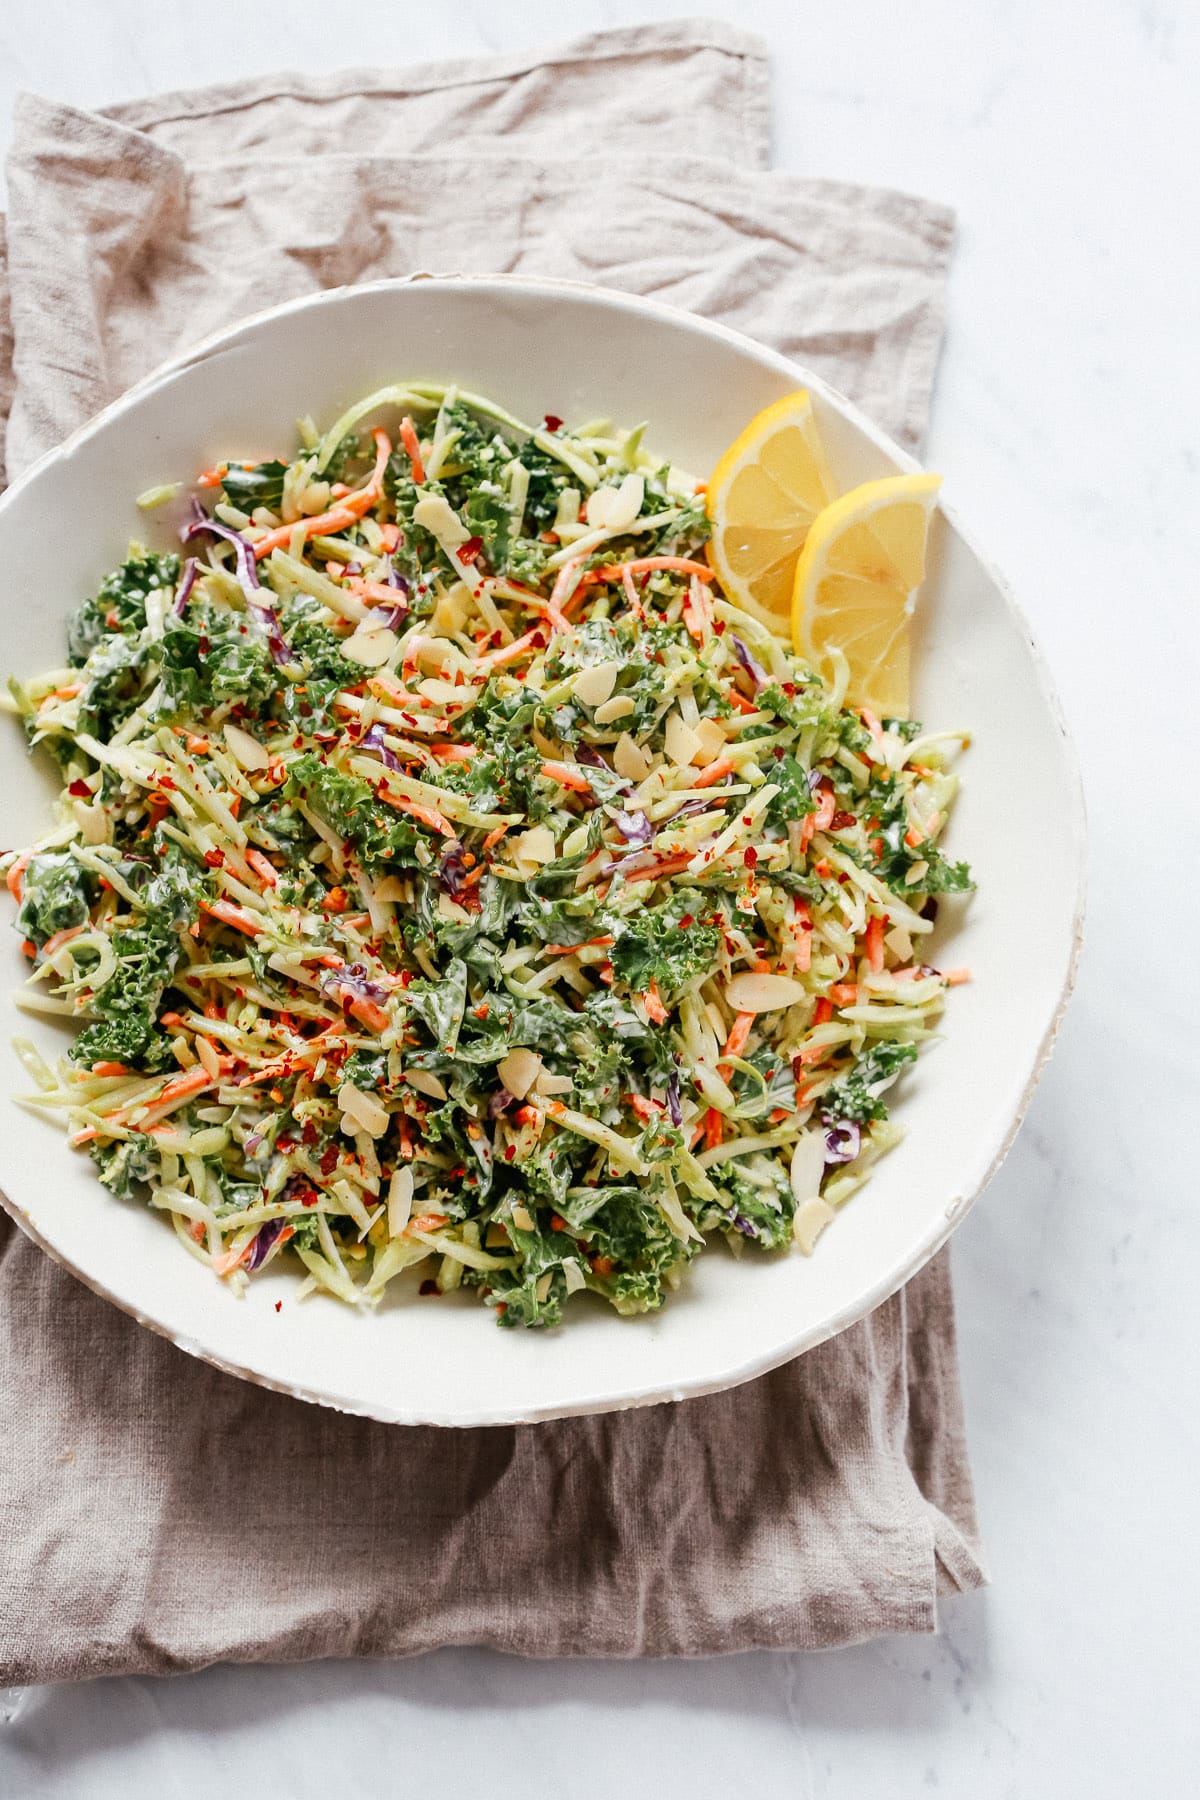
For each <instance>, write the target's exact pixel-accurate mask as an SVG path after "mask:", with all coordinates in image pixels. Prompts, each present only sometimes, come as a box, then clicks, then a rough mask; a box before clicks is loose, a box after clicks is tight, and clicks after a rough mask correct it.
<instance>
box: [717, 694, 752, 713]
mask: <svg viewBox="0 0 1200 1800" xmlns="http://www.w3.org/2000/svg"><path fill="white" fill-rule="evenodd" d="M725 698H726V699H727V700H728V701H729V702H730V703H731V704H732V705H733V706H736V707H737V709H738V711H739V712H744V713H752V712H757V711H758V708H757V706H755V704H754V702H753V700H747V698H746V696H745V694H739V693H738V691H737V689H736V688H730V689H729V691H728V692H727V693H726V695H725Z"/></svg>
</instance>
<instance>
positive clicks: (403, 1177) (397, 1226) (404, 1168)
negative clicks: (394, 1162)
mask: <svg viewBox="0 0 1200 1800" xmlns="http://www.w3.org/2000/svg"><path fill="white" fill-rule="evenodd" d="M412 1203H413V1172H412V1165H411V1164H410V1163H401V1164H400V1167H399V1168H398V1169H397V1170H396V1173H395V1174H394V1175H393V1176H392V1180H391V1186H390V1187H389V1188H388V1197H387V1227H388V1236H389V1237H399V1236H400V1233H401V1232H402V1231H403V1230H404V1228H405V1226H406V1225H407V1224H408V1221H409V1220H410V1219H411V1218H412Z"/></svg>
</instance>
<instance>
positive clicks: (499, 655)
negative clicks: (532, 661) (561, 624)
mask: <svg viewBox="0 0 1200 1800" xmlns="http://www.w3.org/2000/svg"><path fill="white" fill-rule="evenodd" d="M542 642H543V634H542V633H541V632H540V631H536V630H535V631H527V632H526V633H525V635H524V637H519V638H516V639H514V641H513V642H512V643H511V644H505V645H504V646H503V648H502V649H500V650H490V651H489V652H488V654H487V655H486V656H479V657H476V659H475V660H476V662H477V664H478V666H479V667H480V668H481V669H500V668H503V667H504V665H505V664H506V663H511V662H517V661H519V660H520V658H521V657H522V656H525V655H526V654H527V653H529V652H531V651H533V650H536V649H537V648H538V647H539V646H540V645H541V643H542Z"/></svg>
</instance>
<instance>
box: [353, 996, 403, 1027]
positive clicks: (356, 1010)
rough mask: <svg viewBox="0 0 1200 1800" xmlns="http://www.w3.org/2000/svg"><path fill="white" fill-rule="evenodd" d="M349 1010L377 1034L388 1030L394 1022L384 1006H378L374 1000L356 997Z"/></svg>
mask: <svg viewBox="0 0 1200 1800" xmlns="http://www.w3.org/2000/svg"><path fill="white" fill-rule="evenodd" d="M349 1010H350V1012H351V1014H352V1016H353V1017H354V1018H356V1019H357V1020H358V1021H359V1023H360V1024H362V1025H366V1026H367V1027H368V1029H369V1030H371V1031H374V1032H375V1033H377V1034H378V1033H380V1032H384V1031H386V1030H387V1028H388V1026H389V1025H390V1024H391V1022H392V1021H391V1019H390V1018H389V1017H388V1015H387V1013H385V1012H384V1010H383V1008H382V1006H377V1005H376V1003H375V1001H374V1000H367V999H365V998H360V999H354V1000H352V1001H351V1002H350V1009H349Z"/></svg>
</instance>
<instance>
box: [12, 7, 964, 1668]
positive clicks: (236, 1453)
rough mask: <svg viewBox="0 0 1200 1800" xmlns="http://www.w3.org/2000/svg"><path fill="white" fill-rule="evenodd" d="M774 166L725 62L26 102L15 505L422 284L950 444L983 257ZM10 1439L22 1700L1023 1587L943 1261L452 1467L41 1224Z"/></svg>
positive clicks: (880, 1621)
mask: <svg viewBox="0 0 1200 1800" xmlns="http://www.w3.org/2000/svg"><path fill="white" fill-rule="evenodd" d="M681 146H683V147H684V148H683V149H681ZM767 151H768V143H767V106H766V88H765V65H764V63H763V59H762V54H761V50H760V48H759V46H758V45H757V43H756V42H755V41H754V40H750V39H747V38H745V37H743V36H741V35H740V34H738V33H735V32H733V31H730V30H729V29H727V28H725V27H722V26H712V25H701V24H695V23H691V22H687V21H682V22H681V21H676V22H673V23H671V24H669V25H660V26H654V27H650V28H643V29H639V30H633V31H620V32H612V33H606V34H601V35H599V36H597V37H593V38H588V39H585V40H583V41H581V42H579V43H576V44H573V45H570V46H568V47H566V48H564V49H560V50H557V51H554V52H549V53H546V54H543V55H540V56H537V57H512V58H506V59H492V60H490V61H487V62H475V63H464V64H453V65H441V66H437V67H433V68H426V69H422V70H406V71H403V72H399V73H391V72H389V73H385V74H382V75H381V74H378V73H371V74H361V73H353V74H349V75H345V76H340V77H335V78H332V79H329V80H320V81H314V80H303V79H300V78H296V77H285V78H281V79H278V80H273V81H258V82H253V83H245V84H240V85H237V86H232V87H227V88H220V89H210V90H206V91H203V92H200V93H194V94H183V95H171V96H167V97H164V98H161V99H158V100H145V101H138V102H136V103H133V104H130V105H126V106H122V107H116V108H113V109H111V110H110V111H109V112H108V113H107V114H91V113H84V112H79V111H76V110H73V109H70V108H67V107H62V106H56V105H53V104H50V103H48V102H45V101H40V100H32V99H27V100H25V101H24V102H23V103H22V105H21V108H20V110H19V114H18V120H17V127H16V135H15V141H14V146H13V153H12V157H11V160H10V165H9V187H10V195H11V211H10V218H9V229H8V241H9V259H10V260H9V272H10V281H11V334H9V333H8V329H7V323H6V318H5V309H4V296H3V292H2V288H3V283H2V282H0V400H2V397H3V395H4V393H5V392H6V391H7V388H6V384H10V385H11V391H12V411H11V421H10V430H9V438H8V451H9V470H10V473H16V472H18V471H19V470H20V469H21V468H23V467H25V466H26V465H27V464H28V462H29V461H30V460H31V459H32V458H33V457H34V456H36V455H37V454H38V453H39V452H40V451H42V450H43V449H45V448H47V447H48V446H49V445H51V444H53V443H54V442H56V441H57V440H58V439H59V438H60V437H61V436H63V435H64V434H65V433H66V432H68V431H70V430H72V429H73V428H74V427H75V426H76V425H78V424H79V423H80V422H81V421H82V420H83V419H84V418H86V417H87V416H88V415H89V414H90V413H92V412H94V411H95V410H96V408H97V407H99V406H101V405H103V404H104V403H105V402H106V401H108V400H110V399H111V398H113V397H114V396H115V395H116V394H117V393H119V392H120V391H121V390H122V389H123V388H124V387H125V386H127V385H128V384H129V383H130V382H131V381H133V380H134V379H136V378H137V377H139V376H141V375H143V374H144V373H146V371H147V370H148V369H149V368H150V367H152V366H153V364H154V363H156V362H157V361H159V360H160V359H162V358H163V357H164V356H166V355H168V354H170V353H172V352H173V351H175V350H177V349H180V348H181V347H183V346H185V345H186V344H188V343H189V342H190V341H191V340H193V339H194V338H196V337H197V336H199V335H201V334H202V333H204V332H207V331H209V330H211V329H213V328H215V327H218V326H220V325H222V324H225V323H228V322H230V321H232V320H234V319H236V318H237V317H238V315H239V314H241V313H244V312H245V311H247V310H251V309H254V308H258V307H262V306H264V305H269V304H271V303H273V302H275V301H279V300H283V299H286V298H289V297H291V296H294V295H297V294H303V293H306V292H312V291H316V290H318V289H320V288H323V287H327V286H329V285H332V284H335V283H342V282H348V281H356V280H361V279H367V278H371V277H377V276H381V275H402V274H407V273H410V272H412V271H413V270H414V269H417V268H433V269H436V270H468V271H470V270H503V271H514V270H515V271H528V272H531V273H541V274H557V275H573V276H581V277H584V278H586V279H590V280H599V281H603V282H607V283H608V284H610V285H612V286H617V287H623V288H627V289H631V290H633V291H635V292H639V293H654V294H656V295H659V296H662V297H665V298H667V299H670V300H673V301H675V302H676V303H678V304H682V305H685V306H690V307H691V308H693V309H694V310H696V311H699V312H703V313H705V314H706V315H707V316H709V317H712V318H718V319H721V320H724V321H727V322H729V323H732V324H735V325H738V326H741V327H742V328H744V329H747V330H749V331H751V332H753V333H755V334H756V335H757V336H759V337H760V338H762V339H764V340H765V341H768V342H771V343H774V344H775V345H776V346H777V347H779V348H780V349H782V350H785V351H787V352H789V353H790V354H792V355H795V356H797V357H798V358H800V359H801V360H803V361H806V362H807V363H809V364H810V365H812V366H814V367H817V368H819V369H820V371H821V372H822V373H823V374H826V375H827V376H829V377H830V378H831V379H832V380H833V381H835V382H836V383H837V384H838V385H839V386H841V387H842V388H844V389H845V390H846V391H847V392H849V393H850V394H852V395H853V397H854V398H855V399H857V400H858V401H860V402H861V403H862V404H863V405H865V406H866V407H868V408H869V409H870V410H871V411H872V412H873V413H874V414H875V415H876V416H877V417H878V418H880V419H881V420H882V422H883V423H884V424H886V425H888V426H889V427H890V428H891V429H892V430H893V431H894V432H896V433H897V435H899V436H900V437H902V438H903V439H904V440H905V441H907V442H908V443H910V444H915V443H916V442H918V441H919V438H920V434H921V430H922V427H923V424H924V419H925V415H926V409H927V406H928V401H929V393H930V386H931V381H932V375H933V367H934V362H935V358H936V354H937V346H938V339H939V333H940V305H941V292H942V284H943V280H944V274H945V267H946V261H947V257H948V253H949V243H950V235H951V222H950V219H949V216H948V215H947V214H946V212H945V211H944V210H943V209H941V208H939V207H936V206H932V205H930V204H928V203H926V202H924V201H917V200H913V199H909V198H906V197H904V196H900V195H896V194H890V193H881V192H874V191H869V190H860V189H853V188H848V187H843V186H838V185H835V184H830V183H824V182H809V181H801V180H798V179H796V178H794V177H790V176H784V175H780V174H773V173H770V172H769V171H767V170H766V169H765V168H764V167H762V166H761V165H762V164H764V163H765V161H766V157H767ZM584 153H586V162H585V161H584V160H583V156H584ZM485 159H486V160H485ZM6 344H7V345H9V346H10V348H11V367H9V366H8V364H7V361H6V357H5V346H6ZM101 1203H103V1197H102V1196H100V1195H99V1194H98V1195H97V1204H101ZM481 1329H487V1325H486V1322H485V1321H482V1320H481ZM614 1329H620V1327H619V1325H614ZM0 1406H2V1407H3V1414H4V1417H5V1419H6V1420H7V1422H8V1431H7V1441H6V1443H5V1445H4V1447H3V1449H2V1450H0V1517H2V1518H3V1520H4V1522H5V1526H6V1540H7V1541H6V1547H5V1558H4V1572H3V1583H2V1588H0V1681H7V1682H32V1681H48V1680H57V1679H66V1678H71V1677H79V1676H86V1675H98V1674H112V1673H118V1672H122V1671H129V1670H137V1671H151V1672H159V1673H161V1672H167V1671H172V1670H180V1669H188V1668H195V1667H199V1666H202V1665H204V1664H206V1663H209V1662H213V1661H218V1660H226V1661H230V1660H232V1661H250V1660H264V1659H270V1660H289V1659H291V1660H296V1659H301V1658H307V1657H316V1656H328V1655H397V1654H403V1653H410V1652H415V1651H419V1650H424V1649H429V1648H433V1647H436V1646H439V1645H444V1644H466V1643H470V1644H490V1645H495V1646H497V1647H499V1648H502V1649H506V1650H510V1651H516V1652H521V1653H523V1654H528V1655H538V1656H553V1655H596V1656H634V1655H698V1654H705V1653H711V1652H718V1651H726V1650H739V1649H747V1648H750V1647H753V1646H773V1647H779V1648H809V1647H816V1646H822V1645H831V1644H838V1643H845V1642H848V1641H853V1640H855V1639H860V1638H863V1637H867V1636H870V1635H872V1634H874V1633H877V1632H881V1631H889V1630H912V1631H917V1630H931V1629H933V1627H934V1625H935V1622H936V1600H937V1595H938V1593H939V1591H941V1590H943V1589H946V1588H968V1587H973V1586H977V1585H978V1584H979V1583H980V1582H981V1581H982V1580H983V1575H982V1571H981V1568H980V1563H979V1560H978V1553H977V1547H976V1542H975V1520H974V1507H973V1499H972V1493H971V1484H970V1475H969V1469H968V1465H967V1458H966V1448H965V1443H964V1438H963V1429H962V1416H961V1406H960V1400H959V1393H958V1379H957V1367H956V1357H955V1344H954V1322H953V1307H952V1300H951V1293H950V1284H949V1274H948V1265H947V1262H946V1258H945V1256H944V1255H943V1256H941V1257H939V1258H938V1259H937V1260H936V1261H935V1262H934V1263H932V1264H931V1265H930V1266H929V1267H928V1268H927V1269H926V1270H924V1271H923V1272H922V1273H921V1274H920V1275H919V1276H918V1277H916V1278H915V1279H914V1280H913V1281H912V1282H910V1283H909V1285H908V1287H907V1288H906V1289H904V1290H903V1291H902V1292H901V1293H899V1294H897V1295H895V1296H894V1297H893V1298H892V1299H891V1300H889V1301H887V1302H886V1303H885V1304H884V1305H883V1306H881V1307H880V1308H879V1309H878V1310H877V1311H876V1312H875V1313H873V1314H872V1315H871V1317H870V1318H869V1319H867V1320H865V1321H864V1322H863V1323H862V1324H860V1325H858V1326H855V1327H854V1328H852V1329H851V1330H849V1331H846V1332H843V1333H842V1334H841V1335H840V1336H839V1337H837V1338H835V1339H833V1340H832V1341H831V1342H829V1343H827V1344H824V1345H822V1346H821V1347H820V1348H818V1349H817V1350H814V1351H812V1352H810V1353H809V1355H807V1356H805V1357H803V1358H801V1359H800V1360H799V1361H797V1362H794V1363H792V1364H790V1365H788V1366H787V1367H785V1368H783V1369H780V1370H777V1371H776V1372H775V1373H774V1374H772V1375H769V1376H766V1377H764V1378H762V1379H761V1380H758V1381H755V1382H752V1383H749V1384H747V1385H745V1386H743V1387H741V1388H738V1389H736V1390H734V1391H733V1392H730V1393H728V1394H723V1395H716V1396H713V1397H709V1398H706V1399H702V1400H694V1401H688V1402H685V1403H683V1404H681V1405H676V1406H658V1407H653V1408H648V1409H646V1410H645V1411H642V1412H636V1413H623V1414H615V1415H611V1416H609V1417H604V1418H590V1419H579V1420H566V1421H561V1422H558V1423H555V1424H550V1425H540V1426H523V1427H517V1428H492V1429H487V1430H478V1431H467V1432H453V1431H437V1430H418V1429H411V1428H403V1427H393V1426H384V1425H377V1424H374V1423H372V1422H370V1421H368V1420H362V1419H354V1418H345V1417H342V1416H339V1415H337V1414H334V1413H332V1412H328V1411H325V1410H323V1409H320V1408H316V1407H310V1406H305V1405H304V1404H302V1403H301V1402H298V1401H293V1400H289V1399H286V1398H284V1397H282V1396H279V1395H275V1394H271V1393H267V1392H264V1391H262V1390H260V1389H258V1388H255V1387H252V1386H250V1385H249V1384H246V1383H242V1382H239V1381H237V1380H235V1379H233V1378H232V1377H229V1376H226V1375H222V1374H218V1373H217V1372H216V1371H215V1370H213V1369H211V1368H209V1367H207V1366H206V1365H204V1364H201V1363H199V1362H196V1361H193V1360H191V1359H190V1358H188V1357H187V1356H185V1355H184V1354H183V1353H182V1352H180V1351H178V1350H177V1349H175V1348H174V1347H173V1346H171V1345H170V1344H168V1343H166V1342H164V1341H163V1340H161V1339H159V1338H156V1337H154V1336H152V1335H151V1334H150V1333H148V1332H145V1331H142V1330H140V1329H139V1328H138V1327H137V1326H136V1325H134V1324H133V1323H132V1322H131V1321H130V1320H128V1319H126V1318H125V1317H124V1316H123V1315H122V1314H120V1313H118V1312H117V1311H116V1310H115V1309H114V1308H112V1307H110V1306H108V1305H106V1304H105V1303H104V1302H103V1301H101V1300H99V1299H97V1298H96V1297H95V1296H94V1295H93V1294H92V1293H90V1292H89V1291H88V1290H87V1289H85V1288H83V1287H82V1286H81V1285H80V1284H78V1283H77V1282H75V1281H73V1280H72V1279H71V1278H70V1277H69V1276H68V1275H66V1274H65V1273H64V1272H63V1271H62V1270H60V1269H59V1268H58V1267H57V1266H56V1265H54V1264H53V1263H51V1262H50V1261H49V1259H48V1258H46V1257H45V1256H43V1255H42V1254H41V1252H39V1251H38V1250H37V1249H36V1248H35V1247H34V1246H33V1245H32V1244H31V1243H30V1242H29V1241H28V1240H27V1239H26V1238H25V1237H24V1236H23V1235H22V1234H21V1233H20V1232H19V1231H17V1230H16V1229H15V1228H13V1227H12V1226H11V1225H10V1224H9V1223H8V1221H7V1220H5V1221H4V1222H3V1229H2V1231H0Z"/></svg>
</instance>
